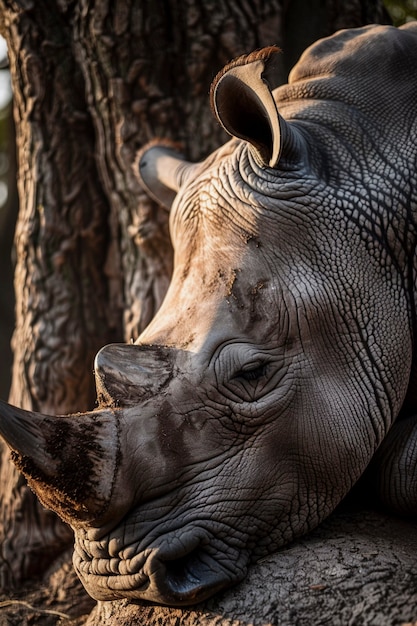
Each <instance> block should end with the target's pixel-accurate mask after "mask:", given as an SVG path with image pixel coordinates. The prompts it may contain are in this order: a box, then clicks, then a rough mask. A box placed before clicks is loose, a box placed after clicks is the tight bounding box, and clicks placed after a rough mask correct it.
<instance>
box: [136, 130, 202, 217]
mask: <svg viewBox="0 0 417 626" xmlns="http://www.w3.org/2000/svg"><path fill="white" fill-rule="evenodd" d="M194 167H195V166H194V164H193V163H189V162H188V161H186V160H185V159H184V157H183V155H182V154H181V153H180V152H179V151H178V149H177V148H176V147H175V146H174V144H170V143H162V142H155V141H154V142H151V143H149V144H147V145H145V146H144V147H143V148H142V150H140V152H138V154H137V157H136V161H135V173H136V175H137V176H138V178H139V182H140V184H141V185H142V187H143V189H144V190H145V191H146V192H147V193H148V194H149V195H150V196H151V198H153V199H154V200H156V202H158V203H159V204H160V205H162V206H163V207H164V208H165V209H167V210H168V211H169V209H170V208H171V205H172V203H173V201H174V199H175V196H176V195H177V192H178V190H179V188H180V186H181V185H182V183H183V182H184V180H185V179H186V178H187V173H189V171H190V169H193V168H194Z"/></svg>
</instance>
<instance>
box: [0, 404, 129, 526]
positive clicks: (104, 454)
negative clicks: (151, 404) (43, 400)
mask: <svg viewBox="0 0 417 626" xmlns="http://www.w3.org/2000/svg"><path fill="white" fill-rule="evenodd" d="M0 435H1V436H2V437H3V439H4V440H5V442H6V443H7V445H8V446H9V448H10V449H11V457H12V460H13V462H14V463H15V465H16V467H17V468H18V469H19V470H20V471H21V472H22V473H23V474H24V476H25V477H26V479H27V481H28V483H29V486H30V487H31V489H32V490H33V491H34V492H35V493H36V495H37V496H38V498H39V500H40V501H41V502H42V504H43V505H44V506H45V507H47V508H48V509H51V510H53V511H55V512H56V513H57V514H58V515H59V516H60V517H61V518H62V519H63V520H65V521H66V522H68V523H69V524H71V525H72V526H77V525H78V524H82V523H85V522H91V521H92V520H95V519H97V518H100V517H101V516H102V515H103V513H104V512H105V510H106V509H107V507H108V505H109V503H110V499H111V495H112V490H113V485H114V480H115V474H116V471H117V461H118V456H119V425H118V420H117V415H116V413H115V412H114V411H111V410H104V411H92V412H90V413H79V414H75V415H68V416H63V417H52V416H48V415H42V414H40V413H35V412H33V411H25V410H23V409H19V408H17V407H14V406H12V405H10V404H7V403H6V402H3V401H0Z"/></svg>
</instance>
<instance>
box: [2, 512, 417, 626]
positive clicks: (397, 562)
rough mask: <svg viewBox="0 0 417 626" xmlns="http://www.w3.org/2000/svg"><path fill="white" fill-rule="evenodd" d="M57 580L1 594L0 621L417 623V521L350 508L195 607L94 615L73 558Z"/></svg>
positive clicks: (121, 606) (103, 610)
mask: <svg viewBox="0 0 417 626" xmlns="http://www.w3.org/2000/svg"><path fill="white" fill-rule="evenodd" d="M48 581H49V583H48V585H44V586H43V587H41V588H39V587H38V588H37V589H35V588H33V586H32V588H30V587H29V588H27V589H22V590H20V591H19V594H16V593H15V594H13V597H8V598H5V597H4V598H1V600H3V603H1V602H0V626H6V625H7V626H9V625H10V626H11V625H16V626H17V625H18V626H26V625H29V624H31V625H38V624H42V625H43V626H58V625H60V626H128V625H129V626H132V625H135V626H136V625H138V626H142V625H143V626H196V625H199V626H200V625H201V626H304V625H305V626H307V625H308V626H325V625H327V624H329V625H330V624H331V625H332V626H342V625H343V626H362V625H363V626H402V625H403V624H413V626H417V524H414V523H412V522H409V521H404V520H401V519H398V518H394V517H390V516H388V515H385V514H382V513H379V512H376V511H373V510H358V509H352V508H346V507H343V508H342V509H341V510H339V511H338V512H336V513H335V514H333V516H331V517H330V518H329V519H328V520H327V521H326V522H325V523H323V524H322V525H321V526H320V528H318V529H317V530H315V531H314V532H313V533H311V534H310V535H309V536H308V537H305V538H303V539H302V540H300V541H298V542H296V543H294V544H293V545H291V546H288V547H287V548H285V549H283V550H282V551H280V552H279V553H277V554H275V555H273V556H271V557H268V558H267V559H264V560H263V561H262V562H261V563H258V564H257V565H256V566H254V567H253V568H252V569H251V571H250V574H249V576H248V578H247V579H246V580H245V581H244V582H243V583H242V584H241V585H239V586H238V587H236V588H235V589H232V590H230V591H228V592H226V593H223V594H222V595H219V596H217V597H216V598H213V599H212V600H210V601H208V602H206V603H204V604H203V605H200V606H198V607H194V608H193V609H190V610H185V609H170V608H164V607H156V606H141V605H132V604H129V603H127V602H125V601H120V602H108V603H99V604H98V605H97V606H96V607H95V608H93V610H92V612H91V613H90V615H89V616H88V614H89V612H90V610H91V608H92V607H93V606H94V604H93V603H92V602H91V601H90V600H89V599H88V597H87V596H86V595H85V593H83V591H82V588H81V586H80V585H79V583H78V582H77V580H76V578H75V576H74V574H73V573H72V570H71V567H70V565H69V563H68V562H65V563H64V564H63V565H62V566H61V567H60V568H58V570H57V571H56V572H55V573H54V574H52V576H49V579H48ZM64 584H65V588H66V592H65V593H64ZM10 601H18V602H22V601H24V602H26V603H27V605H24V604H5V602H10ZM28 605H31V607H32V608H30V607H28ZM54 612H55V613H54ZM57 613H61V615H58V614H57ZM65 615H67V616H68V617H65Z"/></svg>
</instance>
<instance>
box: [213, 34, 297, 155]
mask: <svg viewBox="0 0 417 626" xmlns="http://www.w3.org/2000/svg"><path fill="white" fill-rule="evenodd" d="M278 55H279V48H276V47H275V46H271V47H269V48H262V49H261V50H258V51H256V52H253V53H251V54H249V55H246V56H242V57H239V58H238V59H235V60H234V61H232V62H231V63H229V64H228V65H226V67H225V68H224V69H223V70H221V72H219V74H217V76H216V78H215V79H214V81H213V83H212V85H211V91H210V98H211V106H212V109H213V112H214V114H215V116H216V117H217V119H218V121H219V122H220V124H221V125H222V126H223V128H224V129H225V130H226V132H228V133H229V135H232V136H233V137H237V138H238V139H243V140H245V141H247V142H248V143H249V144H250V146H251V148H252V152H253V153H254V155H255V157H256V158H257V160H258V161H260V163H261V165H262V166H265V167H276V166H277V164H278V162H279V160H280V158H281V156H282V155H283V154H285V155H286V156H290V155H291V156H293V155H294V154H296V152H298V147H299V143H300V138H299V137H298V133H297V132H296V130H295V129H294V128H292V126H291V125H290V124H289V123H288V122H286V120H285V119H284V118H283V117H282V116H281V115H280V114H279V112H278V109H277V106H276V103H275V100H274V97H273V94H272V91H271V89H272V88H273V87H275V86H277V84H276V83H277V73H278V71H279V65H278V61H277V59H278Z"/></svg>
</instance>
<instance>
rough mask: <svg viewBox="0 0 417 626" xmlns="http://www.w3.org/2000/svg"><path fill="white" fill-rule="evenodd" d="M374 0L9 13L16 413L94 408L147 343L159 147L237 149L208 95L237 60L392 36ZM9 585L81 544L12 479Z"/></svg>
mask: <svg viewBox="0 0 417 626" xmlns="http://www.w3.org/2000/svg"><path fill="white" fill-rule="evenodd" d="M387 21H388V16H387V14H386V12H385V11H384V9H383V7H382V4H381V2H380V1H378V0H350V1H349V2H344V1H343V2H342V0H320V1H319V0H311V2H308V3H306V2H303V1H302V0H291V1H290V0H269V1H268V2H265V1H263V0H253V1H252V2H250V3H249V2H246V0H236V1H235V2H225V1H224V0H187V1H186V2H179V0H164V1H163V2H162V1H161V2H155V0H114V1H113V2H108V1H107V0H96V1H93V0H42V2H36V0H0V30H1V33H2V34H3V36H4V37H5V38H6V41H7V45H8V51H9V61H10V72H11V77H12V85H13V94H14V118H15V124H16V145H17V163H18V191H19V202H20V210H19V217H18V222H17V228H16V235H15V247H16V259H17V263H16V273H15V293H16V326H15V331H14V335H13V344H12V345H13V352H14V364H13V375H12V384H11V392H10V401H11V402H12V403H14V404H17V405H20V406H22V407H24V408H27V409H33V410H40V411H42V412H44V413H48V412H50V413H52V414H57V413H68V412H74V411H84V410H87V409H89V408H92V407H93V406H94V385H93V376H92V370H93V359H94V355H95V353H96V352H97V350H98V349H99V348H100V347H101V346H102V345H104V344H106V343H109V342H112V341H130V340H131V339H136V337H137V336H138V334H139V333H140V331H141V330H142V329H143V328H144V327H145V326H146V325H147V323H148V322H149V321H150V320H151V318H152V317H153V315H154V313H155V311H156V310H157V308H158V307H159V305H160V303H161V301H162V298H163V296H164V294H165V292H166V289H167V286H168V283H169V280H170V275H171V269H172V250H171V245H170V241H169V236H168V228H167V215H166V213H165V212H164V210H163V209H161V208H160V207H158V206H156V205H155V204H154V203H153V202H151V200H150V199H149V198H148V197H147V196H146V195H145V194H144V193H143V192H142V190H141V189H140V187H139V185H138V182H137V179H136V176H135V171H134V161H135V155H136V152H137V150H138V149H139V148H140V147H141V146H142V145H143V144H144V143H145V142H146V141H148V140H150V139H153V138H154V137H157V136H164V137H170V138H171V139H173V140H175V141H177V142H179V143H180V144H181V146H182V149H183V151H184V152H185V154H186V156H187V158H189V159H191V160H197V159H200V158H202V157H203V156H204V155H205V154H207V153H208V152H210V151H211V150H213V149H214V148H216V147H217V146H218V145H220V144H221V143H222V142H223V141H224V139H225V137H224V135H223V134H222V131H221V129H220V127H219V126H218V125H217V123H216V122H215V120H214V118H213V116H212V115H211V113H210V111H209V103H208V96H207V94H208V90H209V85H210V82H211V80H212V78H213V77H214V75H215V74H216V73H217V71H218V70H219V69H220V68H221V67H222V66H223V65H224V64H225V63H226V62H228V61H229V60H230V59H231V58H233V57H236V56H238V55H240V54H243V53H246V52H248V51H250V50H252V49H255V48H259V47H262V46H265V45H271V44H278V45H279V46H280V47H282V48H283V50H284V53H283V55H282V68H281V82H284V81H285V80H286V76H287V73H288V70H289V69H290V67H291V66H292V65H293V63H294V62H295V61H296V59H297V58H298V56H299V54H300V53H301V51H302V50H303V49H304V48H305V47H306V46H307V45H309V44H310V43H311V42H312V41H314V40H315V39H317V38H319V37H321V36H324V35H327V34H330V33H332V32H334V31H335V30H337V29H339V28H343V27H352V26H359V25H361V24H363V23H371V22H387ZM0 489H1V491H0V511H1V513H0V540H1V544H2V550H1V553H0V581H1V582H2V585H3V587H10V586H13V585H14V586H16V585H17V584H19V583H20V582H21V581H22V580H25V579H27V578H28V577H29V578H30V577H34V576H39V575H40V574H41V573H42V572H43V571H44V570H45V569H46V568H47V567H48V566H49V565H50V564H51V562H52V560H53V559H54V558H55V557H56V556H58V555H59V554H60V553H63V552H64V551H65V550H66V548H67V547H68V546H70V544H71V537H72V535H71V532H70V531H69V529H68V528H67V527H66V526H65V525H64V524H62V523H61V522H60V521H59V520H58V519H57V518H56V517H55V516H54V515H52V514H51V513H49V512H47V511H45V510H44V509H43V508H42V507H41V506H40V505H39V504H38V502H37V500H35V498H34V497H33V495H32V494H31V492H30V491H29V490H28V489H27V487H26V485H25V483H24V481H23V480H22V479H21V477H20V476H19V475H18V474H17V472H16V471H15V470H14V467H13V466H12V465H11V463H10V461H9V459H8V453H7V451H6V450H3V451H2V459H1V467H0Z"/></svg>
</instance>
